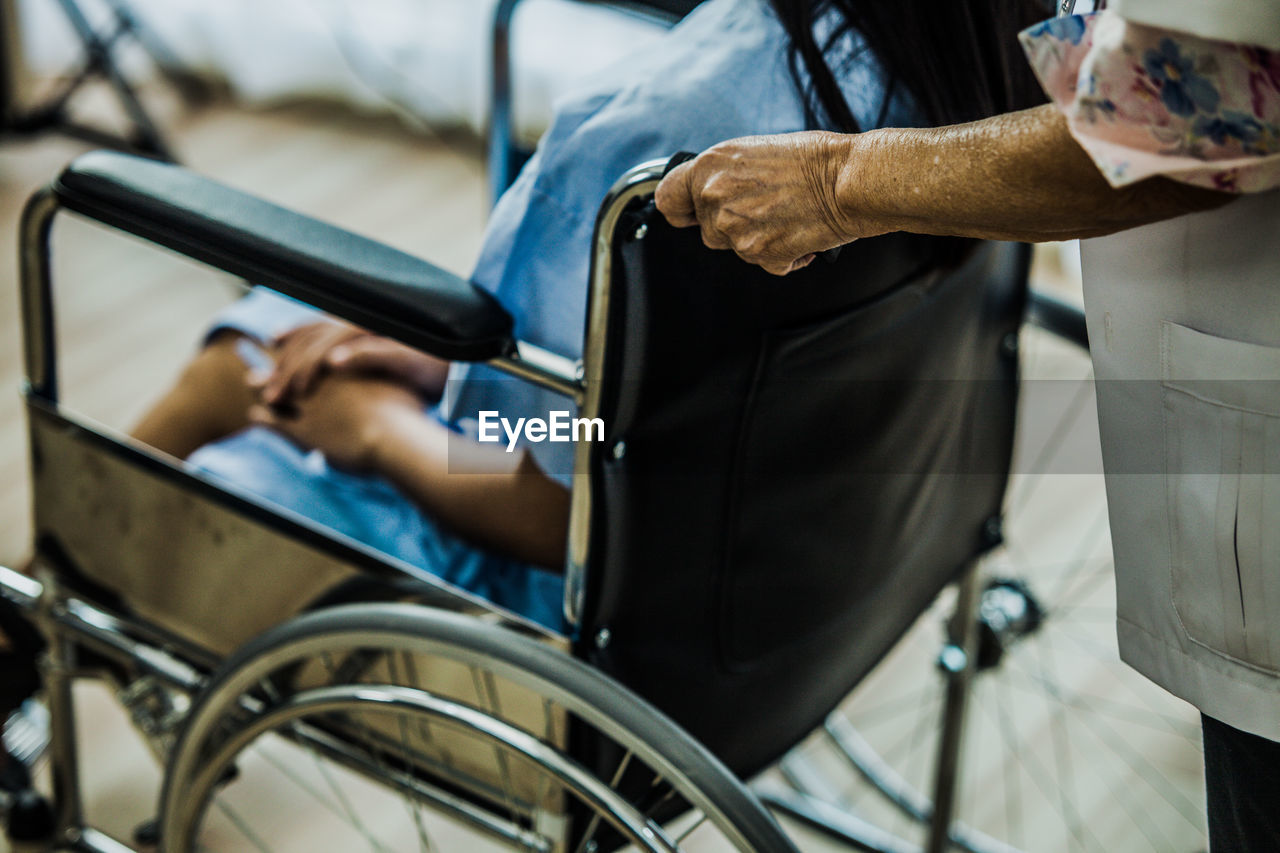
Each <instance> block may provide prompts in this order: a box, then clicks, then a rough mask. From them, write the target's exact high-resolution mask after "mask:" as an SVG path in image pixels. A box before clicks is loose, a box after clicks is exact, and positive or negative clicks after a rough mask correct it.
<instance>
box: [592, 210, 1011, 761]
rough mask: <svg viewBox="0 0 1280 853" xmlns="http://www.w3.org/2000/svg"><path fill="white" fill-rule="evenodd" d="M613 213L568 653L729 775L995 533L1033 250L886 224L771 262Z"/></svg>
mask: <svg viewBox="0 0 1280 853" xmlns="http://www.w3.org/2000/svg"><path fill="white" fill-rule="evenodd" d="M615 233H616V235H617V236H616V238H615V241H614V247H613V265H614V270H615V273H614V277H613V294H614V295H613V298H612V299H611V301H610V310H609V313H610V316H609V325H610V332H609V348H608V356H607V358H606V367H605V376H606V380H605V386H604V387H605V389H606V390H605V392H604V404H603V411H602V414H603V418H604V421H605V425H606V430H607V434H608V440H607V441H606V442H604V443H602V444H597V445H595V446H594V447H595V449H594V450H593V455H592V459H591V471H590V475H591V478H592V484H593V488H592V491H593V493H594V494H595V496H596V498H595V500H594V503H593V506H592V524H591V530H592V541H591V548H590V558H589V563H588V571H587V574H586V591H585V596H586V598H585V606H584V609H583V619H582V630H581V633H580V638H579V640H578V641H577V642H578V645H577V652H578V654H579V655H580V656H582V657H585V658H586V659H588V660H590V661H591V662H592V663H594V664H595V665H596V666H598V667H600V668H601V669H603V670H605V671H606V672H609V673H610V674H612V675H614V676H615V677H617V678H618V679H620V680H621V681H623V682H624V683H626V684H628V685H629V686H631V687H632V688H634V689H636V690H637V691H638V692H640V693H641V694H642V695H643V696H645V697H646V698H648V699H650V700H651V701H653V702H654V703H655V704H657V705H658V706H659V707H661V708H662V709H663V710H664V711H666V712H667V713H668V714H670V715H671V716H672V717H674V718H675V719H676V720H677V721H678V722H680V723H681V724H682V725H684V726H685V727H686V728H687V729H689V730H690V731H691V733H693V734H694V736H695V737H697V738H698V739H700V740H701V741H703V742H704V743H706V744H707V745H708V746H709V747H710V748H711V749H712V750H713V751H714V752H716V753H717V754H718V755H719V756H720V757H721V758H722V759H723V760H724V761H725V762H726V763H727V764H729V765H730V767H732V768H733V769H734V770H735V771H737V772H738V773H740V774H749V773H751V772H753V771H755V770H757V769H759V768H761V767H763V766H764V765H765V764H767V763H768V762H769V761H771V760H773V759H775V758H776V757H778V756H779V755H780V754H781V753H782V752H784V751H785V750H786V749H787V748H789V747H790V746H792V745H794V744H795V743H796V742H797V741H798V740H799V739H800V738H801V737H803V736H804V735H805V734H806V733H807V732H809V731H810V730H812V729H813V728H814V727H815V726H816V725H817V724H818V723H819V722H820V721H821V719H822V718H823V717H824V716H825V715H826V714H827V713H828V712H829V711H830V710H831V709H832V708H833V707H834V706H835V704H836V703H837V702H838V701H839V700H840V699H841V698H842V697H844V696H845V695H846V694H847V693H848V691H849V690H850V689H851V688H852V687H853V686H854V685H855V684H856V683H857V682H858V681H859V680H860V679H861V678H862V677H863V676H864V675H865V674H866V673H867V672H868V671H869V670H870V669H871V668H872V667H873V666H874V665H875V664H876V662H877V661H878V660H879V659H880V658H881V657H882V656H883V655H884V654H885V653H886V652H887V651H888V650H889V648H890V647H891V646H892V645H893V644H894V643H895V642H896V641H897V640H898V639H899V638H900V637H901V635H902V634H903V633H904V632H905V631H906V629H907V628H908V627H909V626H910V625H911V623H912V622H913V621H914V620H915V618H916V617H917V616H918V615H919V614H920V613H921V612H922V611H923V610H924V609H925V608H926V607H927V606H928V604H929V603H930V602H931V601H932V600H933V598H934V597H935V596H936V595H937V594H938V592H939V591H940V590H941V588H942V587H943V586H945V585H946V584H947V583H948V582H949V581H951V580H952V579H953V578H955V577H956V575H957V574H958V573H959V571H960V570H961V569H962V568H963V567H964V566H965V565H966V564H967V563H968V562H969V561H970V560H972V559H974V558H975V557H976V556H977V555H979V554H980V553H981V552H983V551H984V550H986V549H987V548H989V547H990V546H991V545H992V544H993V539H994V536H993V534H994V533H996V532H997V531H998V526H996V525H993V523H992V521H993V520H998V517H999V514H1000V505H1001V500H1002V497H1003V492H1004V486H1005V480H1006V477H1007V474H1008V467H1009V458H1010V453H1011V446H1012V437H1013V421H1014V409H1015V403H1016V393H1017V389H1016V382H1015V380H1016V363H1015V362H1016V358H1015V355H1016V346H1011V345H1010V344H1011V343H1015V342H1016V338H1010V337H1009V336H1011V335H1016V334H1017V330H1018V326H1019V324H1020V321H1021V317H1022V311H1023V305H1024V301H1025V280H1026V272H1027V260H1028V256H1029V253H1028V251H1027V247H1025V246H1019V245H1015V244H996V243H982V244H973V243H968V242H965V243H963V244H962V243H961V241H954V240H944V239H941V238H929V237H919V236H915V235H906V234H895V235H888V236H885V237H880V238H875V239H869V240H862V241H859V242H857V243H854V244H852V245H850V246H848V247H846V248H845V249H844V251H843V253H842V254H841V255H840V257H839V259H838V260H837V261H836V262H834V263H830V264H828V263H825V262H823V261H818V262H815V263H814V264H812V265H811V266H810V267H809V268H807V269H805V270H803V271H800V272H798V273H794V274H792V275H789V276H787V277H785V278H777V277H774V276H771V275H768V274H767V273H764V272H763V271H761V270H759V269H758V268H756V267H753V266H750V265H747V264H745V263H743V262H741V261H739V260H738V259H737V258H736V257H734V256H733V255H732V254H731V253H728V252H712V251H710V250H708V249H706V248H705V247H703V246H702V244H701V242H700V238H699V235H698V233H697V230H696V229H686V230H676V229H672V228H670V227H669V226H667V225H666V223H665V221H664V220H663V219H662V217H661V216H660V215H658V214H657V213H656V212H655V210H654V208H653V205H652V203H651V202H647V201H646V202H645V203H644V204H641V205H637V206H636V207H635V208H634V209H633V210H630V211H629V212H628V213H626V214H624V216H623V217H622V220H621V222H620V225H619V227H618V228H617V230H616V232H615ZM947 258H950V259H951V261H950V262H949V264H950V265H947V263H948V262H947V260H946V259H947ZM940 262H941V263H943V264H944V266H943V268H942V269H941V270H939V268H938V264H939V263H940Z"/></svg>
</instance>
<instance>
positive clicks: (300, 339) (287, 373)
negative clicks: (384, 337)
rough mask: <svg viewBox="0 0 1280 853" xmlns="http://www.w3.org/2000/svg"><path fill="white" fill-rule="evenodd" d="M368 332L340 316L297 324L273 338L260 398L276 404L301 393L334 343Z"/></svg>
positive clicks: (323, 366)
mask: <svg viewBox="0 0 1280 853" xmlns="http://www.w3.org/2000/svg"><path fill="white" fill-rule="evenodd" d="M362 337H372V336H371V335H370V334H369V332H367V331H365V330H364V329H362V328H360V327H359V326H353V325H352V324H350V323H346V322H343V321H341V320H321V321H319V322H317V323H308V324H307V325H305V326H299V327H298V328H296V329H293V330H291V331H289V332H286V333H285V334H283V335H281V336H280V337H279V338H277V339H276V341H275V348H274V355H275V361H276V366H275V370H273V371H272V372H271V375H270V377H268V379H267V380H266V383H265V384H264V385H263V387H262V391H261V395H262V400H263V402H265V403H267V404H268V405H272V406H276V405H281V404H283V403H289V402H294V401H296V400H298V399H299V398H301V397H305V396H307V395H308V394H310V393H311V391H312V390H313V389H314V388H315V385H316V383H317V382H318V381H319V380H320V377H321V376H323V375H324V372H325V370H326V362H325V360H326V358H327V357H328V355H329V353H330V352H331V351H332V350H333V348H334V347H337V346H339V345H341V344H344V343H347V342H349V341H353V340H357V339H359V338H362Z"/></svg>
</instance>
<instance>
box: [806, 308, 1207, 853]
mask: <svg viewBox="0 0 1280 853" xmlns="http://www.w3.org/2000/svg"><path fill="white" fill-rule="evenodd" d="M1021 350H1022V353H1021V359H1022V377H1023V385H1022V389H1023V393H1022V396H1023V401H1022V411H1021V413H1020V422H1019V432H1020V438H1019V442H1020V443H1019V448H1018V454H1017V456H1016V458H1015V474H1014V477H1013V478H1012V480H1011V482H1010V484H1009V488H1008V493H1007V496H1006V509H1005V519H1004V538H1005V545H1004V546H1003V547H1002V548H1001V549H999V550H997V551H996V552H995V553H994V554H992V555H991V557H990V558H989V559H988V560H987V561H985V563H984V565H983V566H982V569H981V571H982V581H981V582H980V587H979V588H980V590H981V597H980V600H979V608H980V612H979V615H978V619H979V649H978V671H977V673H976V675H975V676H974V678H973V681H972V684H971V690H970V693H969V698H968V703H967V711H966V724H965V730H964V735H963V741H962V748H961V754H960V770H959V774H958V801H957V804H956V812H955V821H956V822H955V823H954V824H953V827H952V833H951V835H952V844H953V849H955V850H968V851H978V852H979V853H988V852H989V851H999V853H1011V851H1029V852H1030V853H1059V851H1070V853H1076V851H1087V853H1094V852H1095V851H1099V853H1100V852H1101V851H1108V853H1110V851H1118V850H1123V851H1126V853H1142V851H1168V853H1193V851H1197V850H1203V849H1204V848H1205V847H1207V840H1206V836H1205V815H1204V790H1203V779H1202V769H1201V767H1202V755H1201V747H1200V732H1199V717H1198V714H1197V713H1196V711H1195V709H1193V708H1191V707H1190V706H1188V705H1186V704H1185V703H1183V702H1181V701H1180V700H1177V699H1175V698H1173V697H1172V696H1170V695H1169V694H1167V693H1165V692H1164V691H1163V690H1161V689H1160V688H1158V687H1156V686H1155V685H1153V684H1152V683H1150V682H1148V681H1147V680H1146V679H1145V678H1143V677H1142V676H1141V675H1139V674H1138V673H1137V672H1135V671H1133V670H1131V669H1129V668H1128V667H1127V666H1126V665H1124V664H1123V663H1122V662H1121V661H1120V658H1119V654H1118V651H1117V646H1116V637H1115V581H1114V577H1113V569H1114V566H1113V562H1112V556H1111V546H1110V538H1109V531H1108V525H1107V514H1106V503H1105V495H1104V492H1103V481H1102V476H1101V473H1100V472H1101V461H1100V456H1099V455H1098V454H1099V451H1098V448H1097V441H1098V439H1097V416H1096V410H1095V409H1094V408H1093V405H1092V403H1093V389H1092V385H1091V382H1090V381H1089V380H1090V379H1091V368H1090V364H1089V359H1088V356H1087V354H1085V353H1083V352H1081V351H1080V350H1078V349H1076V348H1074V347H1072V346H1071V345H1069V344H1066V343H1065V342H1063V341H1061V340H1060V339H1057V338H1053V337H1052V336H1050V335H1048V334H1047V333H1046V332H1044V331H1042V330H1039V329H1035V328H1028V329H1026V330H1024V332H1023V335H1022V342H1021ZM953 601H954V598H953V596H951V595H944V596H943V597H942V599H941V600H939V601H938V602H937V603H936V604H935V606H934V607H933V608H932V609H931V610H930V611H929V612H927V613H926V614H924V615H923V616H922V617H921V619H920V621H919V622H918V623H917V625H916V626H915V628H913V629H912V631H911V632H910V634H908V636H907V637H906V638H905V639H904V641H903V642H902V643H901V644H900V645H899V646H898V647H897V648H896V649H895V650H894V651H893V652H891V653H890V655H889V656H888V657H887V658H886V659H885V661H883V662H882V663H881V664H880V666H879V667H878V668H877V669H876V670H875V671H874V672H873V673H872V674H871V675H870V676H869V677H868V678H867V679H866V680H865V681H864V682H863V683H862V684H861V685H860V686H859V688H858V689H857V691H855V693H854V694H853V695H852V696H851V697H850V698H849V699H848V700H847V701H846V702H845V703H844V705H843V706H842V707H841V708H840V709H839V710H838V711H837V712H836V713H835V714H833V715H832V716H831V717H830V718H829V720H828V721H827V724H826V726H825V727H824V729H823V730H821V731H820V732H819V734H818V736H817V737H815V738H812V739H811V740H810V741H808V742H806V744H805V745H804V746H803V747H801V748H800V749H799V750H797V751H795V752H793V754H792V756H790V757H789V758H788V759H787V760H786V761H784V764H783V771H784V773H786V774H787V775H789V776H790V777H791V781H792V783H793V784H794V785H795V786H796V787H798V788H800V789H801V790H805V791H809V792H812V793H814V794H818V793H819V792H822V791H825V792H826V796H824V799H825V800H826V801H827V802H828V803H829V804H831V805H836V806H839V807H840V808H841V809H842V810H843V811H847V812H850V813H853V814H856V815H858V817H860V818H863V819H866V820H868V821H870V822H871V823H872V824H874V825H876V826H877V827H880V828H883V829H886V830H888V831H889V833H890V834H891V835H892V836H893V837H895V838H897V839H899V840H902V841H904V842H906V844H907V845H908V846H905V847H903V848H901V849H911V847H912V846H915V849H919V848H918V845H919V844H921V843H922V840H923V839H924V837H925V834H926V827H927V824H928V817H929V814H930V812H931V808H932V804H931V802H930V798H931V793H932V790H933V784H934V755H935V750H936V747H937V743H938V730H939V724H940V720H941V716H942V708H943V696H944V690H945V687H944V679H943V677H942V674H941V672H940V667H939V665H938V664H939V653H940V651H941V650H942V648H943V645H944V642H945V639H944V637H945V629H944V622H945V620H946V619H947V618H948V616H949V615H950V613H951V610H952V606H953ZM833 792H835V793H833Z"/></svg>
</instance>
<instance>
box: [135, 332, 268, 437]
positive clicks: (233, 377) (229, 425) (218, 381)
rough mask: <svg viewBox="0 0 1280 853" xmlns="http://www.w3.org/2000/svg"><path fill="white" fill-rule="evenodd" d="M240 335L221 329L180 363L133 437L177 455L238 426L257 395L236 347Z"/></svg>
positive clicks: (245, 416) (233, 430)
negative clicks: (179, 371) (195, 352)
mask: <svg viewBox="0 0 1280 853" xmlns="http://www.w3.org/2000/svg"><path fill="white" fill-rule="evenodd" d="M242 337H243V336H242V335H241V334H239V333H238V332H232V331H224V332H221V333H219V334H218V335H217V336H216V337H215V338H214V339H213V340H211V341H210V342H209V343H208V344H207V345H206V346H205V347H204V348H203V349H201V350H200V352H199V353H197V354H196V356H195V357H194V358H192V359H191V361H189V362H188V363H187V365H186V367H184V368H183V370H182V372H181V374H179V376H178V379H177V380H176V381H175V382H174V384H173V386H172V387H171V388H170V389H169V391H168V392H167V393H166V394H165V395H164V396H163V397H162V398H161V399H160V400H159V402H157V403H156V405H155V406H153V407H152V408H151V410H150V411H149V412H148V413H147V414H146V415H145V416H143V418H142V420H141V421H140V422H139V423H138V425H137V426H136V427H135V428H134V430H133V436H134V438H137V439H138V440H139V441H142V442H144V443H145V444H148V445H150V446H151V447H153V448H155V449H157V450H160V451H163V452H165V453H168V454H170V455H172V456H177V457H179V458H186V457H187V456H188V455H190V453H191V452H192V451H194V450H195V449H196V448H198V447H200V446H201V445H204V444H208V443H209V442H211V441H216V440H217V439H219V438H222V437H224V436H227V435H230V434H231V433H233V432H236V431H237V430H240V429H242V428H243V427H244V426H245V425H246V424H247V423H248V417H247V412H248V409H249V406H250V405H251V404H252V403H253V402H254V400H255V391H254V390H253V389H252V388H251V387H250V385H249V375H248V373H249V371H248V368H247V367H246V365H245V363H244V361H243V360H242V359H241V357H240V355H239V354H238V352H237V350H236V345H237V343H238V342H239V341H240V339H241V338H242Z"/></svg>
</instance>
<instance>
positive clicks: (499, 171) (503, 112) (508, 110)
mask: <svg viewBox="0 0 1280 853" xmlns="http://www.w3.org/2000/svg"><path fill="white" fill-rule="evenodd" d="M519 2H520V0H499V3H498V6H497V8H496V9H495V10H494V13H493V40H492V42H491V43H490V49H491V50H492V53H491V54H490V63H489V70H490V73H491V77H490V84H489V130H488V137H489V203H490V204H491V205H493V204H497V203H498V197H499V196H501V195H502V193H503V191H504V190H506V188H507V186H508V185H509V184H510V183H511V179H512V175H511V143H512V140H513V139H514V137H515V116H514V110H513V109H512V105H511V19H512V17H514V15H515V11H516V4H517V3H519ZM498 143H501V145H499V144H498Z"/></svg>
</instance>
